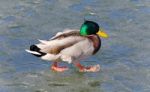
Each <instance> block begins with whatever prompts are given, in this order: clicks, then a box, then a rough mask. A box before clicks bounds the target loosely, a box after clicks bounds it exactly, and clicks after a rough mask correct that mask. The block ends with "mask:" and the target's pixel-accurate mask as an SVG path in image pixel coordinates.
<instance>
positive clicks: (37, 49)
mask: <svg viewBox="0 0 150 92" xmlns="http://www.w3.org/2000/svg"><path fill="white" fill-rule="evenodd" d="M30 50H31V51H36V52H38V53H40V54H41V55H38V54H33V55H34V56H37V57H42V56H44V55H46V53H44V52H41V51H40V48H39V47H37V46H36V45H31V46H30Z"/></svg>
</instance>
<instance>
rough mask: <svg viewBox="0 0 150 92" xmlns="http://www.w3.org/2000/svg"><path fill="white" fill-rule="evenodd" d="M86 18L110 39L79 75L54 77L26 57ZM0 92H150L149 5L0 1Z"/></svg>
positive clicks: (120, 0)
mask: <svg viewBox="0 0 150 92" xmlns="http://www.w3.org/2000/svg"><path fill="white" fill-rule="evenodd" d="M84 18H86V19H90V20H94V21H96V22H98V23H99V24H100V26H101V27H102V28H103V29H105V30H106V32H107V33H108V34H109V35H110V38H109V39H102V48H101V51H99V52H98V53H97V54H96V55H95V56H93V57H90V58H89V59H87V60H84V62H83V64H84V65H90V64H97V63H98V64H100V65H101V71H100V72H98V73H79V72H77V70H76V69H75V68H74V66H73V65H69V67H70V68H71V69H70V70H69V71H67V72H64V73H55V72H52V71H51V70H50V69H49V67H50V64H51V63H50V62H45V61H42V60H40V59H39V58H36V57H34V56H32V55H30V54H28V53H26V52H25V51H24V49H26V48H29V46H30V45H31V44H34V43H38V41H37V39H49V38H50V37H52V36H53V35H54V34H55V33H57V32H59V31H62V30H63V29H65V28H77V29H79V28H80V26H81V24H82V23H83V21H84ZM0 92H150V0H0Z"/></svg>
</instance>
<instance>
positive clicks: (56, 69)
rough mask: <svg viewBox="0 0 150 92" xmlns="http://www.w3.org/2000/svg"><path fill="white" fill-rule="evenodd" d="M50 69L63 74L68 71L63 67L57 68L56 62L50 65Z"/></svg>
mask: <svg viewBox="0 0 150 92" xmlns="http://www.w3.org/2000/svg"><path fill="white" fill-rule="evenodd" d="M51 69H52V70H53V71H56V72H64V71H66V70H68V68H67V67H66V66H63V67H60V66H58V63H57V62H54V63H53V64H52V66H51Z"/></svg>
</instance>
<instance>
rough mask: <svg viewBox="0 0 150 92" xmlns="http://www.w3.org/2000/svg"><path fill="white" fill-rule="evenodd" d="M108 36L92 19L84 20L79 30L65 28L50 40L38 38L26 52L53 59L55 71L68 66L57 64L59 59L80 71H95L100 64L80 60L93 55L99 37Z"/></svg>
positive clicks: (63, 69) (98, 46)
mask: <svg viewBox="0 0 150 92" xmlns="http://www.w3.org/2000/svg"><path fill="white" fill-rule="evenodd" d="M100 37H103V38H108V35H107V33H105V32H104V31H103V30H102V29H101V28H99V25H98V24H97V23H96V22H94V21H88V20H86V21H85V22H84V23H83V24H82V26H81V28H80V30H74V29H67V30H64V31H63V32H58V33H57V34H56V35H55V36H54V37H52V38H51V39H50V40H39V41H40V43H39V44H34V45H31V46H30V50H26V51H27V52H29V53H31V54H33V55H34V56H37V57H40V58H41V59H43V60H47V61H53V64H52V66H51V69H52V70H53V71H57V72H63V71H66V70H68V69H69V68H68V67H66V66H58V63H59V62H60V61H64V62H67V63H69V64H70V63H72V64H74V65H75V66H76V67H77V68H78V69H79V71H80V72H97V71H99V70H100V65H99V64H97V65H93V66H87V67H85V66H83V65H81V64H80V60H82V59H84V58H86V57H89V56H91V55H94V54H96V53H97V52H98V50H99V49H100V47H101V39H100Z"/></svg>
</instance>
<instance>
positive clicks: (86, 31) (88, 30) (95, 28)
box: [80, 21, 108, 38]
mask: <svg viewBox="0 0 150 92" xmlns="http://www.w3.org/2000/svg"><path fill="white" fill-rule="evenodd" d="M92 34H98V35H99V36H100V37H103V38H108V35H107V33H105V32H104V31H103V30H102V29H101V28H99V25H98V24H97V23H96V22H93V21H85V22H84V23H83V24H82V26H81V28H80V35H83V36H86V35H92Z"/></svg>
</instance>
